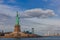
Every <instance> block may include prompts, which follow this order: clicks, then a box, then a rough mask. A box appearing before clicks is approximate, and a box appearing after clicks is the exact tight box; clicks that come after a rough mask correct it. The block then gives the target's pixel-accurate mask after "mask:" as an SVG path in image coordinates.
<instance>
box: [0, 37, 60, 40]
mask: <svg viewBox="0 0 60 40" xmlns="http://www.w3.org/2000/svg"><path fill="white" fill-rule="evenodd" d="M0 40H60V37H43V38H0Z"/></svg>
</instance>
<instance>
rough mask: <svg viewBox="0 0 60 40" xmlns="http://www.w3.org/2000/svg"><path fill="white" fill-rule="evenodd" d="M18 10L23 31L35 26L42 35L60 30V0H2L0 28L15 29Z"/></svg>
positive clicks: (0, 2)
mask: <svg viewBox="0 0 60 40" xmlns="http://www.w3.org/2000/svg"><path fill="white" fill-rule="evenodd" d="M16 11H18V13H19V15H20V16H19V17H20V25H21V30H22V31H24V30H29V31H31V28H35V33H37V34H40V35H42V34H46V33H48V31H50V32H51V33H54V32H59V31H58V30H60V0H0V30H5V31H7V30H8V29H9V30H8V31H13V28H14V25H15V16H16ZM37 29H38V30H37ZM43 31H44V32H43ZM53 31H54V32H53Z"/></svg>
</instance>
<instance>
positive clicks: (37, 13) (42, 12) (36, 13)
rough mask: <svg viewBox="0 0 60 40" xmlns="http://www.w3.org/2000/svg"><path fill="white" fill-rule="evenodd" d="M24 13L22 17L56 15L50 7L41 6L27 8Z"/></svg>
mask: <svg viewBox="0 0 60 40" xmlns="http://www.w3.org/2000/svg"><path fill="white" fill-rule="evenodd" d="M23 13H24V14H23V15H22V17H23V16H24V17H30V18H31V17H40V18H47V17H53V16H56V14H55V12H54V11H53V10H51V9H46V10H43V9H41V8H35V9H29V10H25V11H24V12H23Z"/></svg>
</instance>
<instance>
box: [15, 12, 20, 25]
mask: <svg viewBox="0 0 60 40" xmlns="http://www.w3.org/2000/svg"><path fill="white" fill-rule="evenodd" d="M16 25H19V16H18V11H17V15H16Z"/></svg>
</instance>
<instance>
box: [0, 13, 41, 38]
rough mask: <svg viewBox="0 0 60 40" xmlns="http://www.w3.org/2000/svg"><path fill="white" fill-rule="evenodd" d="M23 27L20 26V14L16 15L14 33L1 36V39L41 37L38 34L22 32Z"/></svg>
mask: <svg viewBox="0 0 60 40" xmlns="http://www.w3.org/2000/svg"><path fill="white" fill-rule="evenodd" d="M20 27H21V26H20V25H19V16H18V12H17V15H16V24H15V27H14V31H13V32H11V33H7V34H4V36H0V38H28V37H41V36H40V35H37V34H33V33H32V34H29V33H24V32H21V28H20Z"/></svg>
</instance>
